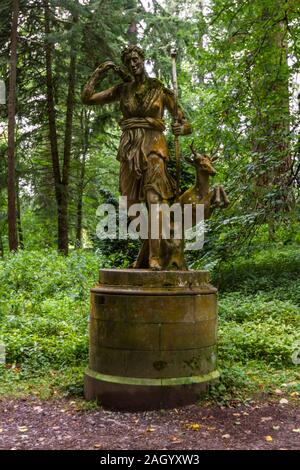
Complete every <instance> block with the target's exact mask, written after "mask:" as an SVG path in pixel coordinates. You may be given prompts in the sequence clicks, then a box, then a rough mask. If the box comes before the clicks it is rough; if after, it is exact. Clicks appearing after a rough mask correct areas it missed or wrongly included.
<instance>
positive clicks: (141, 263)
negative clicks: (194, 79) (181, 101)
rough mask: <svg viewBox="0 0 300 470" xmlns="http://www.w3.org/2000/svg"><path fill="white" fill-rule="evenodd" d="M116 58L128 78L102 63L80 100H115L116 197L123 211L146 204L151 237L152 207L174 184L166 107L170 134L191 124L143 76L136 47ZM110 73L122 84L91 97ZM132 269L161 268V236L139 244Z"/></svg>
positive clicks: (164, 91) (168, 198)
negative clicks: (118, 134) (117, 132)
mask: <svg viewBox="0 0 300 470" xmlns="http://www.w3.org/2000/svg"><path fill="white" fill-rule="evenodd" d="M121 59H122V63H123V64H124V66H125V67H126V68H127V69H128V71H129V73H130V75H131V78H130V79H128V75H126V73H125V72H124V70H123V69H122V68H120V67H118V66H117V65H115V64H114V63H113V62H110V61H107V62H104V63H103V64H101V65H99V67H98V68H97V69H96V70H95V72H94V73H93V74H92V76H91V78H90V80H89V81H88V82H87V84H86V85H85V87H84V89H83V92H82V101H83V103H84V104H87V105H100V106H102V105H105V104H108V103H113V102H114V101H119V102H120V109H121V112H122V114H123V119H122V120H121V121H120V127H121V129H122V136H121V140H120V146H119V150H118V155H117V159H118V160H119V161H120V193H121V195H122V196H127V203H128V207H130V205H132V204H135V203H139V202H145V203H146V205H147V207H148V213H149V233H151V217H150V213H151V211H150V210H149V208H150V206H151V204H160V203H162V202H164V203H171V202H172V200H173V199H174V197H175V186H176V185H175V181H174V180H173V178H172V177H171V176H170V175H169V173H168V171H167V167H166V160H167V159H168V147H167V142H166V139H165V136H164V134H163V132H164V130H165V124H164V120H163V116H164V111H165V109H167V110H168V111H169V113H170V114H171V115H172V116H173V118H174V120H175V121H174V123H173V125H172V130H173V134H174V135H177V136H178V135H186V134H190V133H191V126H190V124H189V123H188V121H187V120H186V119H185V117H184V114H183V112H182V110H181V108H180V107H179V106H177V105H176V102H175V97H174V94H173V92H172V91H171V90H169V89H168V88H166V87H165V86H164V85H163V83H162V82H161V81H160V80H158V79H156V78H151V77H149V76H148V75H147V73H146V70H145V65H144V52H143V50H142V49H141V48H140V47H138V46H136V45H130V46H128V47H126V48H125V49H124V50H123V51H122V56H121ZM110 69H112V70H113V71H114V72H115V73H116V74H117V75H119V77H120V78H121V79H122V80H123V82H122V83H119V84H117V85H114V86H113V87H111V88H108V89H107V90H103V91H100V92H99V93H95V91H94V89H95V86H96V84H97V82H98V81H99V80H101V78H102V77H103V76H104V74H105V73H106V72H107V71H108V70H110ZM175 114H176V115H175ZM145 253H147V256H146V259H145ZM135 267H138V268H151V269H157V270H159V269H161V268H162V266H161V235H160V238H159V239H151V238H150V237H149V240H147V241H146V242H144V244H143V246H142V249H141V252H140V254H139V257H138V260H137V262H136V264H135Z"/></svg>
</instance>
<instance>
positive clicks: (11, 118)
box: [7, 0, 19, 251]
mask: <svg viewBox="0 0 300 470" xmlns="http://www.w3.org/2000/svg"><path fill="white" fill-rule="evenodd" d="M18 15H19V2H18V0H13V1H12V26H11V53H10V74H9V95H8V149H7V193H8V240H9V249H10V250H11V251H17V250H18V235H17V213H16V182H15V115H16V76H17V31H18Z"/></svg>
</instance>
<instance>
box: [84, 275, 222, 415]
mask: <svg viewBox="0 0 300 470" xmlns="http://www.w3.org/2000/svg"><path fill="white" fill-rule="evenodd" d="M216 341H217V290H216V289H215V288H214V287H212V286H211V285H210V284H209V281H208V273H207V272H206V271H150V270H142V269H140V270H139V269H136V270H135V269H123V270H122V269H120V270H119V269H118V270H117V269H102V270H100V284H99V285H98V286H97V287H95V288H93V289H91V316H90V350H89V367H88V369H87V370H86V374H85V397H86V399H88V400H95V399H97V400H98V401H99V402H100V404H101V405H103V406H105V407H108V408H112V409H119V410H149V409H157V408H170V407H176V406H182V405H187V404H190V403H193V402H195V401H196V400H197V399H198V398H199V395H200V394H201V393H203V392H205V391H206V390H207V388H208V386H209V384H210V383H211V382H212V381H213V380H215V379H217V378H218V376H219V374H218V371H217V370H216V357H217V353H216Z"/></svg>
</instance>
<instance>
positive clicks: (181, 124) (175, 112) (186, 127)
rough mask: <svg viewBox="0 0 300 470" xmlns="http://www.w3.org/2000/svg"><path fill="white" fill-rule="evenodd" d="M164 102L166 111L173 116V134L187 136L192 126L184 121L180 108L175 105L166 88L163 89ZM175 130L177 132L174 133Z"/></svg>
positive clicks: (170, 93) (173, 97) (173, 98)
mask: <svg viewBox="0 0 300 470" xmlns="http://www.w3.org/2000/svg"><path fill="white" fill-rule="evenodd" d="M164 92H165V94H164V101H165V105H166V108H167V110H168V111H169V113H170V114H171V115H172V116H173V118H174V120H175V123H174V124H173V126H172V127H173V132H174V134H177V135H187V134H191V133H192V126H191V124H190V123H189V121H188V120H187V119H186V117H185V115H184V112H183V111H182V109H181V107H180V106H179V105H178V104H177V103H176V100H175V96H174V93H173V92H172V91H171V90H169V89H168V88H165V89H164ZM175 128H176V129H178V132H175Z"/></svg>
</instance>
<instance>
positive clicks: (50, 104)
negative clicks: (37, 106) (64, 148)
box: [44, 0, 66, 252]
mask: <svg viewBox="0 0 300 470" xmlns="http://www.w3.org/2000/svg"><path fill="white" fill-rule="evenodd" d="M44 9H45V33H46V36H48V35H49V34H50V9H49V3H48V0H44ZM52 52H53V45H52V44H51V43H50V42H49V41H48V37H46V43H45V56H46V86H47V112H48V124H49V139H50V148H51V159H52V171H53V178H54V187H55V198H56V204H57V219H58V220H57V225H58V228H57V230H58V234H57V235H58V237H57V238H58V250H59V251H62V252H65V251H66V250H65V247H64V245H63V243H62V237H61V231H62V222H63V219H64V218H63V217H62V186H61V176H60V165H59V153H58V141H57V128H56V113H55V103H54V85H53V74H52Z"/></svg>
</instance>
